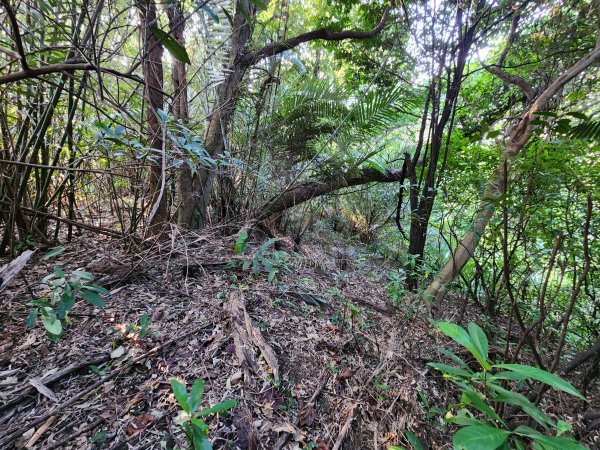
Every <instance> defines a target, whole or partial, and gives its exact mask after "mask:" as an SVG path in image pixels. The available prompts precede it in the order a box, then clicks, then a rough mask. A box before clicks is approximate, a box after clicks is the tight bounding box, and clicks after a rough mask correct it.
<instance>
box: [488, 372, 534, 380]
mask: <svg viewBox="0 0 600 450" xmlns="http://www.w3.org/2000/svg"><path fill="white" fill-rule="evenodd" d="M526 378H527V375H524V374H522V373H517V372H498V373H495V374H494V375H493V376H492V377H490V379H492V380H509V381H523V380H524V379H526Z"/></svg>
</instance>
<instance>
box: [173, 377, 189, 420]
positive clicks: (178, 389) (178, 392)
mask: <svg viewBox="0 0 600 450" xmlns="http://www.w3.org/2000/svg"><path fill="white" fill-rule="evenodd" d="M171 389H173V395H174V396H175V399H176V400H177V403H179V406H181V409H183V410H184V411H185V412H186V413H188V414H189V413H190V404H189V402H188V394H187V389H186V388H185V386H184V385H183V384H181V383H180V382H179V381H177V380H175V379H172V380H171Z"/></svg>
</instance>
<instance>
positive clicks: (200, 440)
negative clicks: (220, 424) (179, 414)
mask: <svg viewBox="0 0 600 450" xmlns="http://www.w3.org/2000/svg"><path fill="white" fill-rule="evenodd" d="M171 388H172V389H173V395H174V396H175V399H176V400H177V403H179V406H180V407H181V409H182V410H183V413H184V414H183V416H184V418H185V419H184V421H183V423H182V425H181V426H182V428H183V431H184V433H185V435H186V437H187V439H188V443H189V445H190V448H192V449H193V450H211V449H212V445H211V443H210V441H209V440H208V425H207V424H206V422H204V420H203V419H202V417H205V416H208V415H209V414H218V413H222V412H225V411H228V410H230V409H231V408H233V407H234V406H235V405H236V403H237V402H236V401H235V400H225V401H223V402H221V403H217V404H216V405H214V406H211V407H210V408H203V409H201V410H199V411H198V409H199V408H200V402H201V401H202V394H203V393H204V381H202V380H201V379H199V378H198V379H197V380H196V381H194V384H193V385H192V389H191V391H190V393H189V395H188V392H187V389H186V388H185V386H184V385H183V384H181V383H180V382H179V381H177V380H171Z"/></svg>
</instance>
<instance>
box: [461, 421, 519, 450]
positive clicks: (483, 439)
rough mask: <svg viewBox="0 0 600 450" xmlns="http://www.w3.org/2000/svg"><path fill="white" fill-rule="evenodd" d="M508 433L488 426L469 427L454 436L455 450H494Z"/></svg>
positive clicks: (504, 439) (501, 443)
mask: <svg viewBox="0 0 600 450" xmlns="http://www.w3.org/2000/svg"><path fill="white" fill-rule="evenodd" d="M509 434H510V432H508V431H506V430H501V429H500V428H494V427H491V426H489V425H470V426H468V427H464V428H461V429H460V430H458V431H457V432H456V434H455V435H454V439H453V442H454V449H455V450H495V449H497V448H498V447H500V446H501V445H503V444H504V443H505V442H506V440H507V439H508V436H509Z"/></svg>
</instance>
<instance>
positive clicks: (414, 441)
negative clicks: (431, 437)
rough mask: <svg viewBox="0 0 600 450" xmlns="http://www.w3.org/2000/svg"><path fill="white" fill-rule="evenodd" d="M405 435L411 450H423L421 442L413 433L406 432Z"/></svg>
mask: <svg viewBox="0 0 600 450" xmlns="http://www.w3.org/2000/svg"><path fill="white" fill-rule="evenodd" d="M405 434H406V439H408V442H410V445H412V448H413V450H423V446H422V445H421V441H419V438H418V437H417V436H416V435H415V433H413V432H412V431H407V432H406V433H405Z"/></svg>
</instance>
